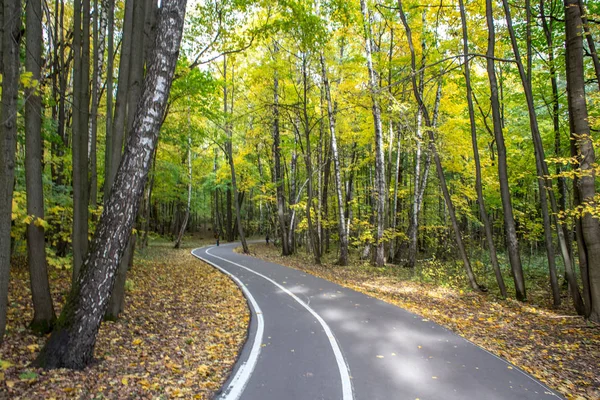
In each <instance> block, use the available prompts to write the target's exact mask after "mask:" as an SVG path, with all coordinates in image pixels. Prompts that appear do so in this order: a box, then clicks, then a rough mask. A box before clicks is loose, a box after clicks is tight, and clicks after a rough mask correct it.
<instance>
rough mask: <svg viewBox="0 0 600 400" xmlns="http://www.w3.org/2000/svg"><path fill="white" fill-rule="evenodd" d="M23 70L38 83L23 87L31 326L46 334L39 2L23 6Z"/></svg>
mask: <svg viewBox="0 0 600 400" xmlns="http://www.w3.org/2000/svg"><path fill="white" fill-rule="evenodd" d="M25 16H26V29H25V32H26V35H27V38H26V49H27V53H26V54H27V55H26V58H25V69H26V70H27V71H28V72H31V78H32V79H34V80H35V81H36V82H37V85H35V86H31V87H27V88H26V89H25V97H26V99H27V101H26V103H25V181H26V189H27V215H28V217H29V218H31V221H30V223H29V224H27V263H28V264H29V274H30V281H31V297H32V300H33V321H32V322H31V328H32V330H33V331H35V332H38V333H48V332H50V331H51V330H52V325H53V324H54V320H55V319H56V315H55V314H54V306H53V304H52V296H51V295H50V285H49V284H48V267H47V263H46V243H45V240H44V225H43V221H44V186H43V184H42V154H43V152H42V99H41V96H40V90H41V89H40V86H41V65H42V43H43V42H42V3H41V0H29V1H28V2H27V5H26V9H25Z"/></svg>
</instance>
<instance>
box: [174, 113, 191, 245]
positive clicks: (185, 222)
mask: <svg viewBox="0 0 600 400" xmlns="http://www.w3.org/2000/svg"><path fill="white" fill-rule="evenodd" d="M190 113H191V111H190V108H189V107H188V112H187V117H188V137H187V169H188V193H187V203H186V207H185V215H184V217H183V221H182V223H181V227H180V228H179V234H178V235H177V240H176V241H175V246H173V247H174V248H176V249H178V248H180V247H181V241H182V240H183V235H184V234H185V229H186V227H187V225H188V220H189V219H190V208H191V207H192V135H191V133H192V132H191V130H192V126H191V121H190Z"/></svg>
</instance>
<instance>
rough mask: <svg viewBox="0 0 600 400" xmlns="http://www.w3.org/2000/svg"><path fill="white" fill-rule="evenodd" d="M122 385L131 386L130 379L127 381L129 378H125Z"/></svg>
mask: <svg viewBox="0 0 600 400" xmlns="http://www.w3.org/2000/svg"><path fill="white" fill-rule="evenodd" d="M121 383H122V384H123V385H125V386H127V385H128V384H129V379H127V378H123V379H121Z"/></svg>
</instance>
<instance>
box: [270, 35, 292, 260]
mask: <svg viewBox="0 0 600 400" xmlns="http://www.w3.org/2000/svg"><path fill="white" fill-rule="evenodd" d="M278 53H279V45H278V44H277V42H274V43H273V57H277V54H278ZM273 163H274V166H273V183H275V187H276V191H277V218H278V219H279V229H280V230H281V250H282V254H283V255H284V256H289V255H290V254H292V253H291V250H290V246H289V243H288V230H287V227H286V221H285V193H284V187H283V174H282V171H281V149H280V138H279V76H278V72H277V70H275V71H274V77H273ZM289 234H290V235H291V234H293V233H292V232H289Z"/></svg>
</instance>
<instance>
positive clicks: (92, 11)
mask: <svg viewBox="0 0 600 400" xmlns="http://www.w3.org/2000/svg"><path fill="white" fill-rule="evenodd" d="M36 1H37V0H32V1H30V2H28V3H27V5H26V8H25V10H24V11H25V17H26V18H25V19H24V20H23V19H22V18H21V14H22V11H21V3H20V2H15V1H14V0H2V2H1V7H0V11H1V14H0V21H2V24H0V35H1V38H2V40H1V42H2V45H1V46H0V49H1V52H0V72H1V73H2V88H1V90H2V93H1V97H2V103H1V105H0V139H1V140H0V165H1V167H0V334H1V333H2V332H3V331H4V327H5V323H6V310H7V308H6V306H7V298H8V297H7V296H8V293H7V290H8V282H9V277H10V258H11V257H13V259H16V258H18V257H25V254H27V259H28V262H29V269H30V272H31V287H32V299H33V304H34V310H35V312H34V314H35V315H34V318H33V324H32V328H34V329H36V330H39V331H42V332H46V331H49V330H50V329H51V328H52V327H53V326H57V327H58V331H57V332H63V333H61V335H62V334H64V335H67V336H69V335H72V332H74V331H73V329H75V328H74V327H75V326H79V325H77V324H79V323H81V321H80V320H77V318H79V317H75V316H74V314H73V315H72V314H69V313H71V311H69V310H67V309H66V311H64V312H63V315H68V318H67V319H69V321H71V322H69V324H67V325H68V326H67V325H64V318H66V317H63V319H59V322H55V316H54V308H53V304H52V300H51V297H50V289H51V288H50V287H49V285H48V277H47V275H48V272H47V268H54V267H55V266H60V267H63V266H65V265H72V268H73V271H72V272H73V290H74V292H73V293H74V294H72V295H71V297H70V300H69V301H70V303H69V304H70V306H69V307H71V306H72V307H74V308H73V309H77V310H79V311H77V313H80V312H81V313H82V314H81V315H85V313H87V311H85V312H84V311H82V310H84V309H85V310H88V309H87V308H86V307H88V306H87V305H85V304H84V303H85V302H81V303H78V302H79V301H80V300H76V299H79V298H80V297H78V296H82V294H81V293H82V292H84V291H85V290H92V292H89V293H94V294H97V293H100V292H101V293H102V296H104V295H106V296H108V295H109V294H110V296H109V298H110V299H109V300H106V299H104V297H102V299H101V301H100V299H99V298H96V300H98V303H97V305H100V304H102V307H104V311H105V315H104V317H105V318H109V319H110V318H118V317H119V313H120V312H121V310H122V308H123V306H124V304H125V302H124V300H125V298H126V293H125V286H126V280H127V272H128V268H129V266H130V265H131V264H132V260H133V257H134V254H135V247H136V246H139V247H143V246H145V245H146V244H147V242H148V240H149V237H151V236H152V235H153V234H154V235H161V236H164V237H167V238H168V239H169V240H173V242H174V243H176V244H179V245H181V243H182V242H183V241H185V240H186V238H187V237H186V233H190V232H194V233H198V234H199V235H200V236H202V237H211V238H212V237H213V236H214V235H215V233H216V232H218V233H219V235H220V237H221V238H226V239H228V240H241V241H242V243H243V246H244V247H247V246H246V245H244V243H245V242H246V240H245V239H246V237H252V236H255V235H261V236H264V235H267V234H268V235H269V236H270V237H271V238H273V240H274V242H275V243H276V244H277V246H280V249H281V253H282V255H285V256H288V255H291V254H294V253H297V252H299V251H303V250H306V252H307V254H309V255H310V257H311V258H312V260H313V261H314V262H321V261H322V260H324V259H327V258H328V253H331V252H334V253H335V254H334V255H332V256H331V258H334V259H337V263H338V264H339V265H341V266H344V265H347V264H349V263H351V262H352V259H353V257H355V256H357V257H358V256H363V258H364V259H365V260H369V262H371V263H372V264H374V265H375V266H377V267H383V266H385V264H386V263H387V264H388V265H393V266H394V267H397V268H400V267H401V266H402V267H406V268H409V269H411V270H413V269H414V271H415V273H418V272H419V270H420V266H421V265H422V264H423V263H427V262H440V263H441V264H440V265H441V267H440V268H441V269H442V270H443V271H441V272H445V271H446V269H447V270H448V271H450V270H454V268H455V267H457V268H462V270H464V273H463V274H462V275H463V276H462V279H464V282H463V281H461V283H464V284H466V285H468V286H470V287H471V288H472V289H473V290H477V291H480V290H481V291H485V290H486V289H489V290H490V291H492V292H495V293H498V294H499V295H500V296H501V297H506V296H510V295H511V293H516V297H517V298H518V299H520V300H526V299H527V295H528V289H529V288H530V286H531V285H530V283H531V281H532V275H534V276H536V277H538V276H541V277H543V279H545V280H546V282H547V283H548V284H547V286H548V289H549V294H550V295H549V298H550V299H552V303H553V304H554V305H558V304H559V303H560V302H561V301H562V300H563V299H564V298H565V296H569V297H570V298H571V301H572V303H573V305H574V308H575V310H576V311H577V312H578V313H580V314H582V315H585V316H587V317H589V318H590V319H592V320H595V321H597V320H598V318H599V317H598V310H599V309H600V308H599V306H598V304H600V290H599V289H598V288H600V275H599V272H598V271H600V266H599V265H598V264H597V260H600V255H599V254H598V252H597V250H598V248H600V245H599V243H600V231H599V230H600V227H599V223H598V219H599V217H600V208H599V206H598V194H597V189H598V188H597V183H596V181H597V177H596V174H597V172H598V165H597V164H598V163H597V160H596V156H595V154H596V150H597V147H598V135H597V132H598V130H599V129H600V126H599V122H598V121H600V118H599V117H598V112H597V111H596V109H595V108H594V107H592V106H591V105H592V104H595V102H597V99H598V96H599V93H600V85H599V82H598V80H599V75H600V73H598V65H600V64H599V63H598V57H597V54H596V47H597V46H596V42H595V39H597V38H598V35H600V30H599V27H598V24H597V23H596V20H597V18H594V16H595V15H596V14H598V13H600V9H599V8H598V6H597V5H596V4H595V3H593V2H582V1H576V0H563V1H562V2H561V1H557V0H539V1H537V2H531V1H527V2H525V4H524V5H523V6H522V7H516V6H513V5H511V3H510V2H506V1H503V2H494V1H491V0H488V1H485V2H483V1H479V2H465V1H463V0H451V1H445V2H444V3H443V4H441V5H440V3H439V2H431V4H428V3H426V2H425V3H424V2H422V1H417V0H402V1H393V2H391V1H389V2H383V3H381V2H379V3H376V2H373V1H369V0H356V1H351V2H340V1H329V0H327V1H323V2H312V1H306V0H292V1H286V2H275V3H269V4H268V5H267V4H266V3H260V2H255V1H252V0H245V1H230V0H209V1H206V2H203V3H202V4H201V5H199V6H198V7H196V8H195V9H194V10H191V11H190V12H189V13H188V20H189V23H188V24H186V27H187V28H186V29H187V31H186V32H185V34H184V35H183V39H182V40H184V41H185V46H183V47H182V48H183V51H182V54H181V56H180V57H179V59H178V60H177V65H176V72H175V73H174V83H173V90H172V91H171V95H170V96H169V97H168V99H166V100H164V99H162V100H160V101H163V100H164V101H166V103H165V105H164V110H163V111H161V110H162V108H160V107H158V105H156V107H155V108H152V109H150V108H148V109H143V110H142V111H145V112H147V113H150V112H151V111H152V110H155V111H156V112H159V111H160V115H149V114H147V115H146V116H147V117H148V118H151V120H152V123H151V125H152V126H153V127H157V126H161V129H160V146H158V145H157V144H156V143H154V141H155V138H154V136H152V135H150V136H139V135H138V136H136V135H137V134H135V133H132V132H134V131H135V130H136V129H138V130H139V129H142V128H140V126H141V125H139V126H138V127H137V128H135V129H134V126H136V125H135V124H136V117H140V115H141V114H136V111H135V110H139V108H138V105H140V104H141V103H140V101H142V100H143V99H144V97H143V94H142V90H143V86H142V82H143V81H144V79H146V80H148V82H150V81H153V80H154V82H155V84H157V83H156V82H158V81H160V80H161V78H160V77H156V76H154V77H152V76H151V75H150V73H151V72H152V71H154V70H153V68H155V67H154V66H153V64H152V63H153V60H155V58H153V57H155V56H156V54H154V51H155V50H154V49H153V44H154V43H155V37H156V36H157V35H160V32H159V26H158V25H157V23H158V22H157V16H158V14H162V13H163V11H166V10H163V6H164V4H163V3H160V6H159V3H158V2H156V1H154V0H126V1H125V2H124V3H123V2H114V1H112V0H98V1H95V0H94V1H91V0H83V1H82V2H79V1H78V2H75V3H66V2H60V1H57V2H50V3H48V4H47V10H46V11H44V12H41V11H39V8H40V7H41V6H42V5H43V4H41V3H39V1H38V2H37V3H36ZM180 3H181V2H180V1H177V2H175V0H173V1H170V2H169V3H168V4H169V7H171V6H172V7H174V8H177V9H178V10H180V9H179V7H181V4H180ZM483 5H485V7H483ZM174 8H173V10H174ZM169 9H171V8H169ZM172 15H173V16H179V15H180V13H179V11H177V12H175V11H173V14H172ZM40 16H41V18H40ZM163 17H164V15H163ZM177 18H179V17H177ZM177 18H176V19H177ZM484 20H485V21H486V23H485V24H483V23H482V22H483V21H484ZM23 21H24V23H23ZM171 22H172V23H176V22H175V20H172V21H171ZM177 24H179V22H177ZM177 26H179V25H177ZM442 33H443V34H442ZM172 34H174V32H168V35H172ZM168 35H166V36H165V35H164V34H163V35H162V37H159V39H160V40H162V39H165V40H166V37H167V36H168ZM563 36H564V37H566V43H565V45H563V43H562V37H563ZM169 37H172V36H169ZM502 38H504V39H505V40H500V39H502ZM160 40H159V41H160ZM163 44H164V43H163ZM153 54H154V56H153ZM169 54H170V53H169ZM170 62H171V61H169V63H170ZM165 65H166V64H165ZM165 65H163V64H161V66H160V68H163V67H164V68H166V67H165ZM169 65H171V64H169ZM201 65H202V67H201V68H199V66H201ZM156 68H158V67H156ZM169 68H171V67H169ZM173 68H175V67H173ZM161 71H162V70H161ZM159 75H160V74H159ZM146 100H147V99H146ZM157 101H158V100H157ZM157 104H158V103H157ZM161 104H162V103H161ZM153 107H154V106H153ZM161 107H162V106H161ZM140 112H141V111H140ZM148 121H150V120H148ZM138 122H139V121H138ZM567 122H568V123H567ZM142 125H143V124H142ZM144 129H145V128H144ZM152 129H154V128H152ZM132 135H133V136H132ZM148 135H149V133H148ZM134 138H137V139H134ZM140 138H141V139H140ZM138 139H139V140H142V141H145V140H146V139H147V140H150V139H151V141H152V142H153V144H152V146H151V147H152V152H151V153H150V155H148V157H149V158H148V160H147V163H148V164H147V163H146V160H145V158H144V161H143V162H142V161H141V159H138V158H136V157H137V156H140V157H141V156H142V155H141V154H129V155H128V153H127V151H126V150H124V145H125V144H126V143H130V144H131V145H132V146H133V144H132V143H131V141H135V140H138ZM138 145H139V143H138ZM148 146H150V144H149V143H146V144H144V145H143V146H142V147H143V148H144V149H147V148H149V147H148ZM132 148H134V147H132ZM142 153H143V154H144V157H145V156H146V155H147V154H146V150H144V151H143V152H142ZM128 157H129V158H128ZM134 159H135V160H138V161H139V164H136V165H137V166H138V167H140V168H141V167H144V168H149V172H148V174H149V179H147V180H146V178H145V177H140V176H138V177H136V178H135V179H134V177H132V176H131V177H130V178H131V179H130V180H129V183H131V184H133V183H134V181H135V182H136V184H135V190H134V188H133V186H132V187H129V186H127V185H124V183H123V182H121V184H122V185H124V186H123V187H122V188H121V189H119V190H124V191H121V192H119V190H117V187H116V186H115V184H116V183H115V182H117V181H119V179H122V178H118V174H117V172H118V170H119V168H125V167H124V166H123V165H124V164H125V163H126V162H133V161H132V160H134ZM127 160H129V161H127ZM136 162H137V161H136ZM432 163H433V164H434V165H432ZM149 165H151V167H149ZM130 166H131V165H130ZM431 168H435V172H436V173H435V174H433V173H431V174H430V173H429V172H430V169H431ZM133 170H134V169H133V167H132V169H131V170H129V171H130V172H131V171H133ZM138 178H140V179H141V181H140V180H138ZM142 178H143V179H142ZM145 181H147V182H148V183H147V184H145V185H142V184H141V183H140V182H145ZM140 185H141V188H140ZM125 186H127V187H125ZM131 190H133V191H131ZM138 191H139V193H141V194H139V196H140V197H135V196H138ZM113 192H114V193H113ZM134 192H135V193H134ZM124 193H128V195H127V196H125V195H124ZM134 195H135V196H134ZM115 196H121V197H120V200H119V201H117V200H115ZM125 197H126V198H125ZM134 197H135V198H136V199H137V202H138V203H137V204H135V205H133V203H131V202H132V201H133V200H134ZM110 199H112V200H110ZM117 204H118V207H125V208H123V209H122V210H127V215H125V214H123V215H121V216H119V217H118V216H117V215H116V214H114V212H115V211H114V208H110V209H109V206H110V207H117ZM138 210H139V212H138ZM130 212H135V213H136V214H137V215H130V214H129V213H130ZM102 213H104V217H102V218H100V215H101V214H102ZM106 215H111V216H110V217H107V216H106ZM107 218H110V221H111V223H114V224H116V223H117V222H116V221H117V220H118V218H125V220H126V221H125V220H123V221H125V222H126V223H125V225H124V226H123V227H122V229H121V228H119V230H118V232H120V233H119V235H125V233H126V231H127V229H128V226H129V224H133V225H132V226H134V228H133V234H132V235H129V234H127V235H126V236H127V237H125V236H119V239H118V240H117V239H115V238H114V237H113V236H111V235H108V233H106V232H105V231H101V229H108V228H107V226H108V225H106V224H107V223H108V222H107V221H108V220H107ZM111 226H112V225H111ZM123 229H124V230H123ZM90 237H95V238H96V239H94V240H95V241H94V242H92V247H91V248H89V244H90V242H89V238H90ZM114 240H117V242H118V243H116V242H113V241H114ZM108 243H112V244H111V246H116V247H111V249H112V250H111V251H113V250H114V252H113V253H111V254H112V255H113V256H112V257H111V259H110V263H109V262H108V260H106V259H104V258H102V257H100V258H97V257H98V254H100V253H99V249H100V248H101V247H102V246H104V245H105V244H108ZM115 243H116V244H115ZM122 246H125V249H124V250H123V249H122ZM88 250H89V251H91V253H90V256H89V258H86V256H87V255H88ZM245 250H246V251H247V250H248V249H247V248H245ZM122 251H123V253H121V252H122ZM117 255H118V257H117ZM86 259H87V260H88V264H84V260H86ZM115 260H117V261H118V262H119V263H120V266H119V268H117V269H116V270H114V269H113V264H112V263H113V262H114V261H115ZM92 264H94V265H96V266H97V268H98V269H99V270H98V271H103V272H98V271H96V269H94V271H96V272H93V274H97V273H98V274H105V275H102V277H104V278H107V277H108V278H110V279H107V282H109V281H110V282H112V281H113V280H114V282H115V283H114V285H113V286H114V289H113V290H112V291H111V290H110V288H109V287H104V286H103V287H102V288H100V289H99V288H98V287H96V288H95V289H92V288H91V287H88V286H85V287H84V286H81V285H82V282H83V281H82V279H91V278H90V276H91V275H90V274H92V272H90V271H91V269H90V268H92V267H90V265H92ZM109 264H110V265H109ZM86 265H87V266H86ZM577 266H579V268H577ZM92 269H93V268H92ZM534 272H535V273H534ZM82 274H83V275H82ZM111 274H112V275H111ZM509 274H510V276H511V277H512V279H508V277H509ZM577 274H580V275H579V276H577ZM94 276H96V277H97V276H100V275H94ZM94 279H96V278H94ZM562 283H566V284H567V285H568V293H567V291H565V290H564V289H563V285H561V284H562ZM109 286H110V285H109ZM98 290H100V292H98ZM105 302H108V305H106V304H105ZM77 313H76V314H77ZM77 315H79V314H77ZM94 315H95V314H94ZM94 318H96V316H94ZM77 321H79V322H77ZM94 321H95V320H94ZM95 323H96V322H94V324H95ZM55 324H58V325H55ZM94 324H92V325H90V326H89V327H86V328H85V329H89V331H88V332H90V334H91V333H93V332H94V329H96V328H95V327H94V326H95V325H94ZM77 329H79V328H77ZM82 329H84V328H82ZM65 332H67V333H65ZM57 335H58V334H55V335H54V336H53V337H54V338H55V339H52V340H53V341H56V340H58V339H56V338H57V337H58V336H57ZM65 337H66V336H65ZM69 337H70V336H69ZM74 338H75V336H73V339H68V341H71V340H75V339H74ZM53 343H54V342H53ZM73 343H74V342H73ZM52 346H57V345H56V344H53V345H52ZM77 346H80V344H77ZM77 346H76V347H77ZM85 346H88V347H86V350H85V352H87V353H85V352H84V353H85V356H82V357H84V358H85V357H89V343H87V344H86V345H85ZM58 347H60V346H58ZM68 347H70V345H69V346H68ZM92 347H93V346H92ZM78 348H82V347H78ZM61 351H63V350H60V351H59V350H56V348H54V350H52V351H51V352H48V353H47V354H50V353H52V354H54V353H55V352H56V354H58V353H60V352H61ZM69 351H71V350H69ZM61 354H62V353H61ZM65 354H67V353H64V354H63V355H60V356H54V355H52V356H51V357H49V358H48V360H50V359H52V360H54V361H52V362H48V365H51V364H52V363H54V365H62V364H61V363H63V362H64V363H67V361H64V360H67V358H69V357H71V355H73V354H71V355H69V356H67V355H65ZM82 354H83V353H82ZM59 359H60V360H63V361H57V360H59ZM40 360H41V359H40ZM81 360H83V359H80V360H79V361H77V362H80V363H82V364H80V365H83V364H84V363H85V362H83V361H81ZM70 362H71V361H68V363H70ZM65 365H66V364H65ZM69 365H74V364H69Z"/></svg>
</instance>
